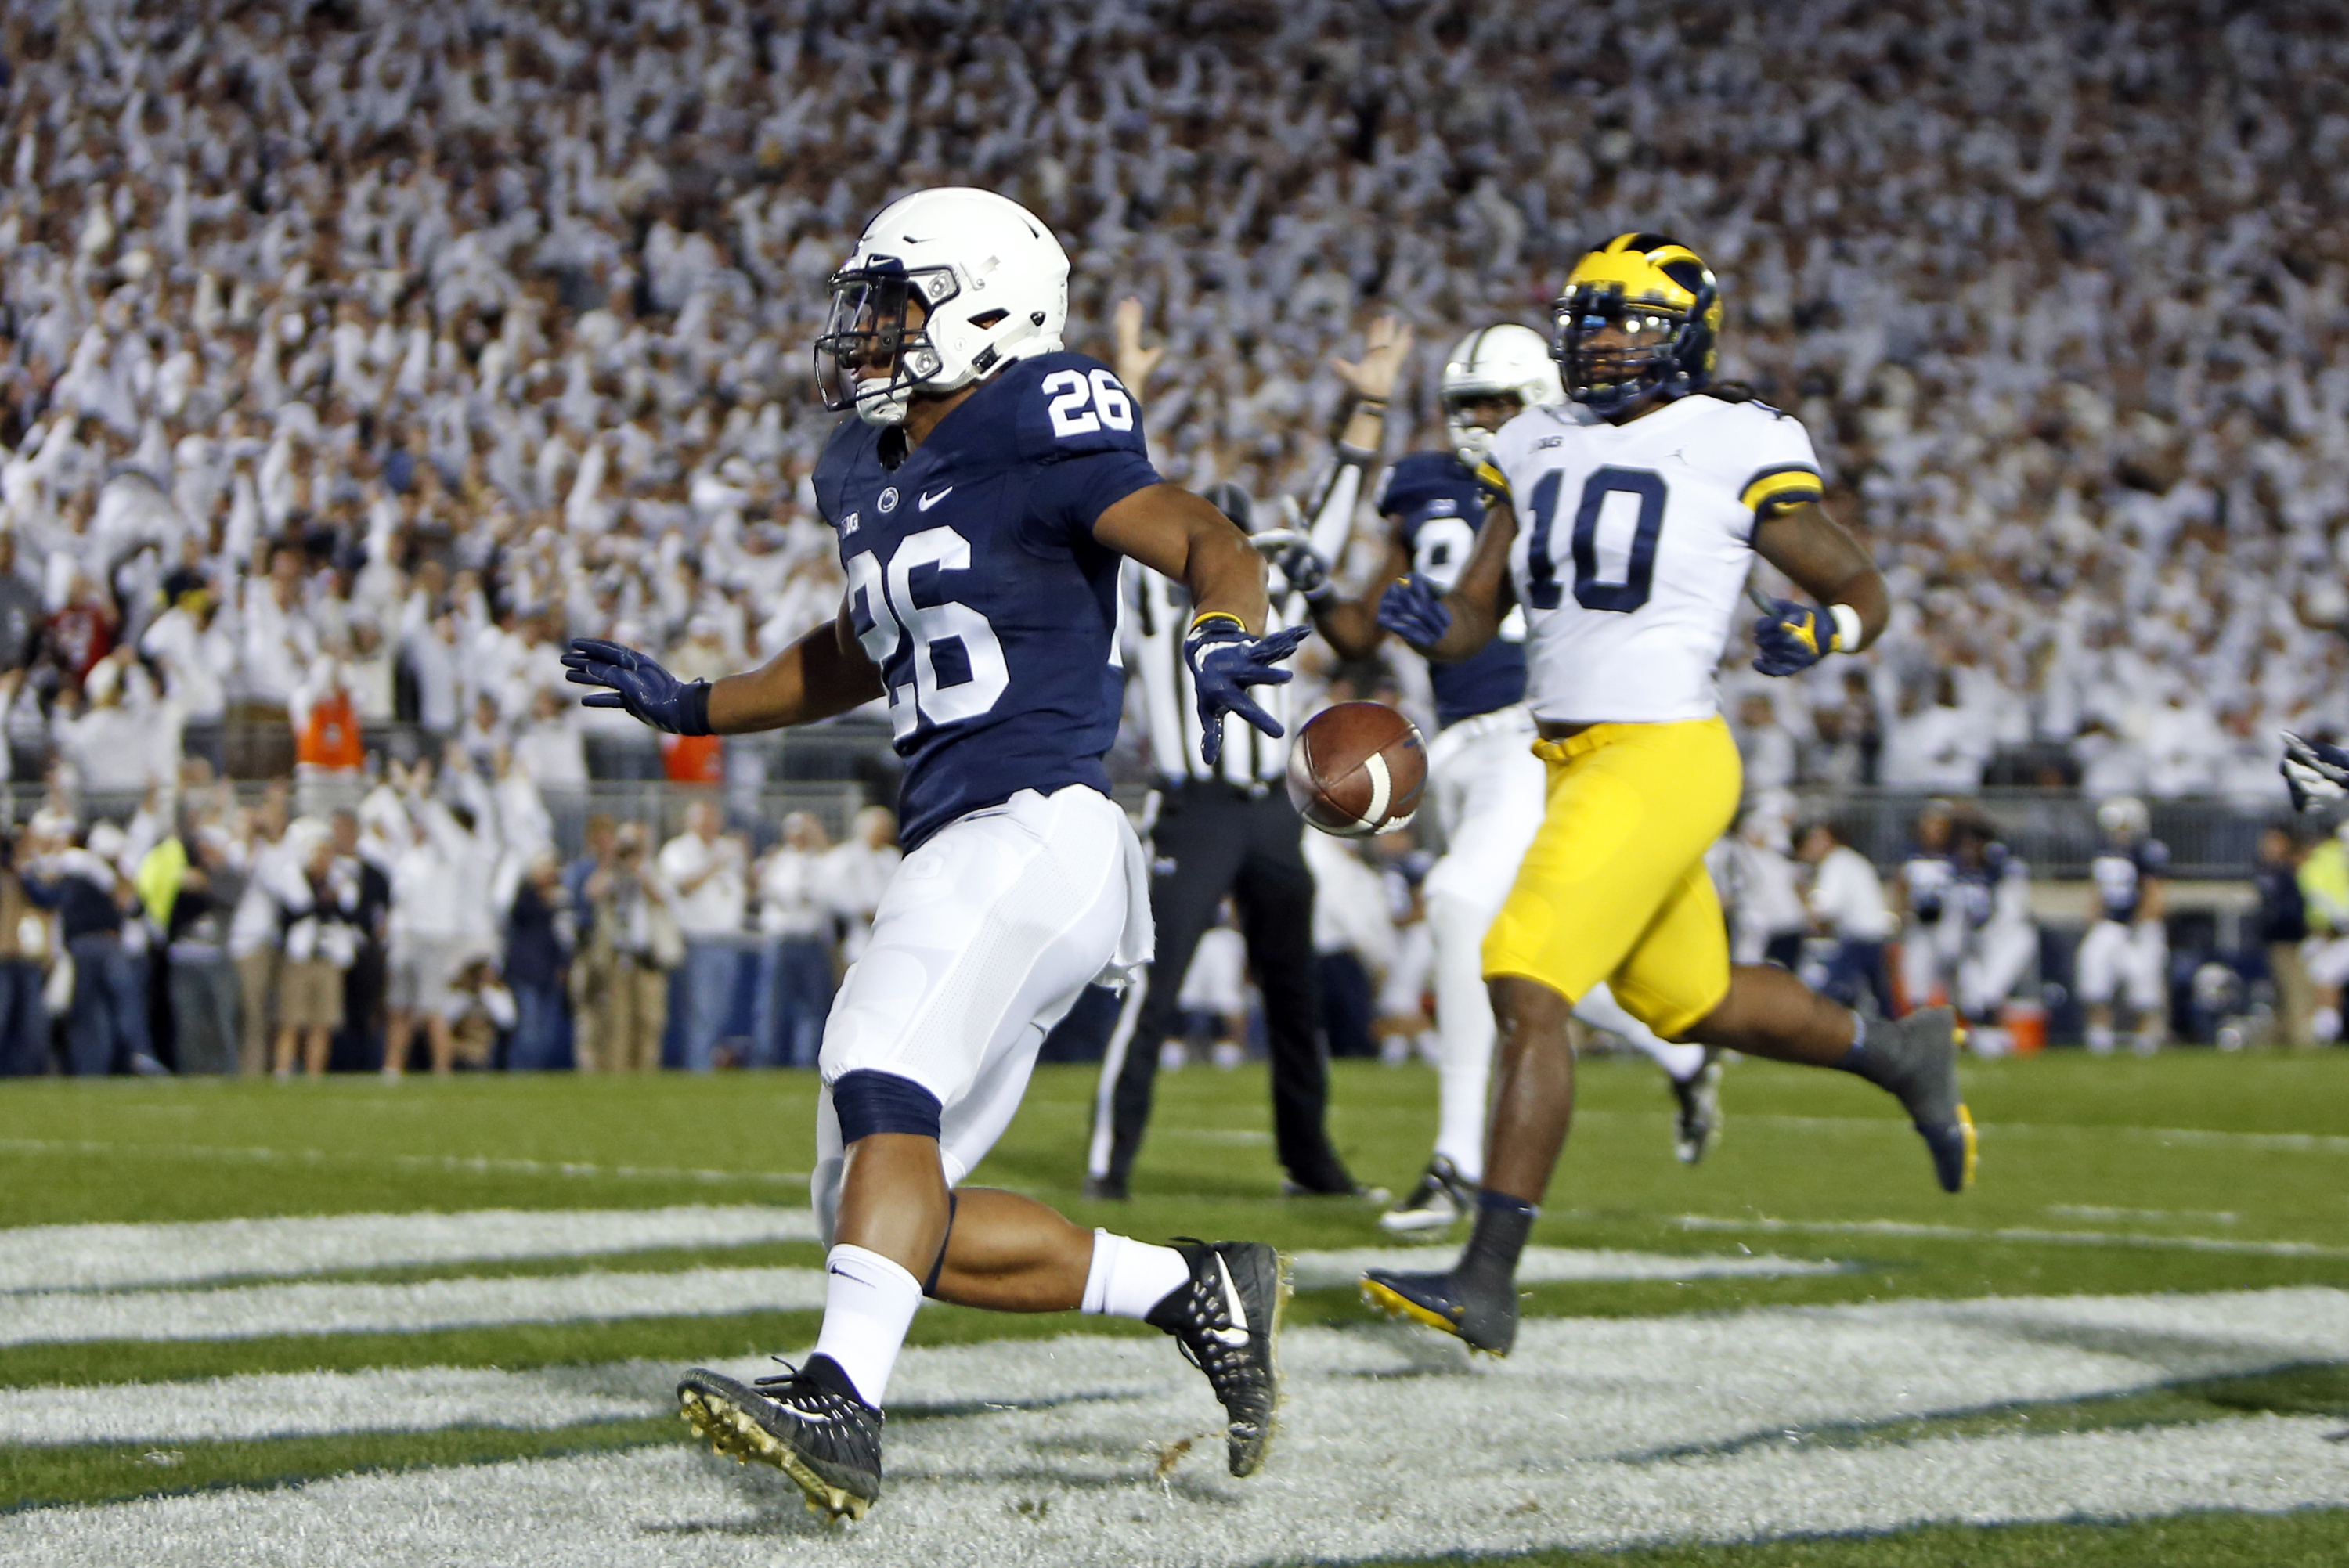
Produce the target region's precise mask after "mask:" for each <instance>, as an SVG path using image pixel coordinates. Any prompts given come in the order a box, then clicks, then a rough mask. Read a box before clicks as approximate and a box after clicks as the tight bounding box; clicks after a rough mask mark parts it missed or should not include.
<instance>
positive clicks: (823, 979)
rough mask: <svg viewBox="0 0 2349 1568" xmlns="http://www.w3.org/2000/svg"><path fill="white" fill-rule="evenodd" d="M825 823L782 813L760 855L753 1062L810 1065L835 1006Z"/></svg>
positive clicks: (801, 813)
mask: <svg viewBox="0 0 2349 1568" xmlns="http://www.w3.org/2000/svg"><path fill="white" fill-rule="evenodd" d="M831 847H832V846H831V841H829V840H827V839H826V838H825V837H824V832H823V824H822V823H820V822H818V821H817V820H815V818H813V817H812V816H811V815H809V814H808V813H807V812H805V811H793V812H792V814H791V815H790V816H788V817H785V818H784V819H783V836H782V841H781V842H780V843H778V844H776V846H775V847H774V848H773V849H772V850H771V851H768V854H767V858H766V859H765V860H763V861H760V862H759V934H760V935H761V938H762V939H763V944H762V950H761V954H760V973H759V995H758V1006H757V1011H756V1015H755V1017H754V1020H753V1022H752V1024H751V1028H750V1066H752V1067H790V1068H812V1067H813V1066H815V1059H816V1053H817V1052H818V1050H819V1049H820V1048H821V1047H823V1021H824V1018H825V1016H826V1015H828V1014H829V1013H830V1012H831V1011H832V989H833V981H832V940H831V939H832V927H833V912H832V906H831V905H830V903H828V902H827V901H826V900H825V898H824V878H823V858H824V855H825V853H826V852H827V851H829V850H830V849H831Z"/></svg>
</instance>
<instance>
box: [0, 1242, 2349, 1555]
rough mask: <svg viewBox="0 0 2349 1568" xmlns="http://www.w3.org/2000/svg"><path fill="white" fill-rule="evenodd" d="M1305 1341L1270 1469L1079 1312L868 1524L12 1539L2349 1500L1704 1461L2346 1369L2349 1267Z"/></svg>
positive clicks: (1360, 1550)
mask: <svg viewBox="0 0 2349 1568" xmlns="http://www.w3.org/2000/svg"><path fill="white" fill-rule="evenodd" d="M1284 1354H1285V1359H1286V1365H1287V1367H1288V1376H1289V1398H1288V1403H1287V1405H1286V1406H1285V1408H1284V1410H1283V1413H1282V1431H1281V1436H1280V1439H1279V1442H1278V1445H1277V1447H1276V1449H1275V1453H1274V1458H1273V1462H1272V1465H1271V1467H1270V1468H1269V1469H1268V1471H1267V1473H1266V1474H1265V1475H1264V1476H1263V1477H1261V1478H1259V1479H1257V1480H1253V1481H1248V1482H1235V1481H1232V1480H1228V1479H1227V1478H1226V1477H1224V1476H1223V1475H1222V1473H1221V1466H1220V1464H1219V1463H1218V1462H1217V1461H1218V1459H1219V1457H1220V1456H1219V1455H1218V1454H1217V1453H1216V1451H1215V1449H1216V1448H1217V1447H1218V1446H1219V1445H1216V1444H1214V1443H1212V1442H1208V1441H1202V1442H1200V1443H1198V1444H1197V1445H1196V1446H1195V1448H1194V1449H1192V1450H1191V1451H1190V1452H1188V1454H1187V1455H1185V1457H1182V1458H1181V1459H1180V1460H1178V1461H1177V1462H1175V1463H1174V1465H1173V1466H1172V1468H1171V1470H1169V1472H1168V1473H1167V1474H1166V1476H1165V1477H1164V1479H1163V1480H1162V1479H1161V1478H1160V1477H1159V1476H1158V1474H1157V1472H1156V1465H1155V1463H1154V1448H1153V1445H1155V1444H1162V1443H1166V1442H1169V1441H1171V1440H1173V1439H1180V1438H1184V1437H1191V1436H1195V1435H1198V1434H1202V1433H1205V1432H1206V1431H1207V1430H1208V1429H1210V1428H1211V1426H1212V1424H1213V1420H1214V1408H1213V1406H1212V1404H1211V1403H1210V1401H1209V1400H1208V1398H1207V1395H1206V1387H1205V1385H1204V1383H1202V1381H1201V1380H1200V1379H1199V1378H1198V1377H1197V1376H1196V1375H1195V1373H1192V1372H1191V1371H1190V1370H1189V1369H1188V1368H1186V1367H1183V1366H1182V1365H1181V1363H1180V1362H1179V1361H1177V1360H1176V1359H1175V1358H1174V1356H1173V1355H1172V1354H1171V1352H1170V1351H1169V1350H1168V1349H1167V1347H1166V1346H1164V1345H1163V1344H1160V1343H1158V1342H1157V1341H1155V1340H1142V1339H1105V1338H1099V1337H1092V1338H1085V1337H1071V1338H1066V1339H1061V1340H1057V1341H1050V1342H1045V1343H1041V1344H1034V1343H1030V1344H1009V1343H1006V1344H996V1345H987V1346H959V1347H952V1348H943V1349H936V1350H915V1351H909V1352H908V1353H907V1354H906V1356H905V1359H904V1361H902V1362H901V1363H900V1367H901V1375H900V1379H899V1383H898V1385H897V1387H896V1388H895V1389H894V1390H893V1398H892V1404H893V1407H894V1408H896V1409H897V1410H898V1411H900V1412H901V1413H903V1414H905V1415H908V1416H910V1415H912V1414H913V1413H914V1412H915V1410H916V1408H918V1406H919V1405H921V1404H922V1403H924V1402H925V1401H935V1400H937V1399H940V1398H958V1399H960V1400H962V1401H964V1402H965V1403H964V1405H963V1407H962V1408H964V1409H967V1410H970V1412H971V1413H968V1414H953V1415H947V1414H934V1415H933V1417H932V1418H929V1419H905V1420H901V1421H898V1422H894V1423H892V1425H891V1426H890V1428H889V1429H888V1439H887V1440H888V1466H889V1476H890V1480H889V1482H888V1490H887V1492H886V1495H885V1497H884V1500H883V1502H882V1505H881V1507H880V1508H879V1509H878V1510H876V1511H875V1512H874V1516H873V1517H872V1519H871V1520H870V1521H868V1522H866V1523H865V1524H864V1525H862V1526H859V1527H856V1528H854V1529H853V1530H849V1531H845V1532H827V1531H823V1530H821V1529H819V1528H817V1527H816V1526H814V1525H813V1524H812V1523H811V1522H808V1520H807V1519H806V1516H805V1515H804V1514H803V1513H802V1511H801V1510H800V1508H799V1506H798V1503H797V1501H796V1497H795V1495H794V1494H791V1493H790V1492H789V1491H788V1489H787V1487H786V1486H785V1484H784V1483H782V1482H781V1478H779V1477H776V1476H773V1475H772V1474H771V1473H768V1472H763V1471H757V1470H751V1471H744V1470H738V1469H737V1468H736V1467H734V1466H733V1465H731V1464H726V1463H722V1462H719V1461H716V1460H710V1459H709V1457H708V1456H706V1455H699V1454H694V1453H691V1452H688V1451H684V1450H680V1449H650V1450H645V1451H640V1452H636V1453H631V1454H624V1455H606V1456H595V1457H583V1458H577V1459H569V1460H548V1461H537V1462H531V1463H523V1464H512V1465H501V1466H493V1467H485V1468H481V1469H463V1470H431V1471H422V1472H409V1473H405V1474H392V1475H379V1476H355V1477H347V1478H341V1479H337V1480H329V1481H323V1482H318V1483H315V1484H312V1485H309V1486H305V1487H300V1488H291V1489H284V1490H278V1491H247V1492H218V1493H206V1494H201V1495H196V1496H190V1497H181V1498H168V1499H158V1500H152V1501H141V1502H135V1503H124V1504H116V1505H109V1506H104V1507H89V1508H73V1509H59V1510H53V1511H41V1512H36V1513H31V1514H24V1515H18V1516H16V1517H15V1518H13V1519H11V1520H9V1521H7V1522H6V1523H5V1526H0V1562H6V1563H42V1564H45V1565H54V1568H79V1565H81V1564H91V1565H96V1564H101V1563H102V1564H107V1565H109V1568H111V1565H112V1564H116V1563H125V1562H137V1563H142V1564H161V1565H171V1564H182V1563H184V1564H189V1565H191V1568H192V1565H196V1564H205V1565H210V1564H216V1563H270V1564H273V1565H288V1568H292V1565H302V1568H307V1565H312V1564H316V1565H318V1568H340V1565H342V1564H353V1565H355V1568H357V1565H359V1564H364V1565H366V1568H404V1565H406V1564H411V1563H412V1564H419V1565H424V1564H431V1565H434V1568H438V1565H440V1564H482V1565H485V1568H486V1565H488V1564H505V1563H517V1562H529V1563H533V1564H538V1565H543V1568H569V1565H571V1564H580V1565H582V1568H585V1565H586V1564H595V1565H597V1568H607V1565H632V1564H647V1565H650V1564H662V1565H666V1564H670V1563H678V1564H683V1563H693V1564H709V1565H730V1564H734V1563H743V1564H750V1563H758V1564H761V1565H764V1564H769V1563H774V1562H776V1561H778V1560H780V1558H781V1557H788V1558H789V1560H790V1561H792V1562H793V1563H811V1564H828V1563H858V1564H863V1565H868V1568H869V1565H873V1564H895V1563H908V1564H918V1565H920V1568H954V1565H957V1564H963V1563H970V1564H980V1563H988V1564H991V1563H1004V1562H1010V1561H1019V1562H1022V1563H1103V1562H1115V1563H1137V1564H1144V1563H1146V1564H1162V1563H1163V1564H1176V1563H1182V1564H1194V1563H1195V1564H1203V1565H1204V1564H1232V1565H1239V1564H1247V1563H1262V1562H1268V1561H1284V1560H1293V1559H1297V1558H1310V1559H1312V1560H1316V1561H1330V1560H1341V1561H1342V1560H1345V1559H1349V1558H1361V1557H1371V1556H1380V1555H1412V1556H1425V1555H1431V1554H1442V1553H1455V1552H1506V1551H1523V1550H1528V1549H1532V1548H1537V1547H1541V1546H1546V1545H1576V1546H1613V1545H1624V1544H1629V1543H1632V1542H1640V1541H1655V1540H1685V1539H1718V1540H1729V1539H1738V1538H1744V1537H1751V1536H1755V1535H1768V1534H1779V1533H1792V1532H1830V1531H1860V1530H1882V1529H1891V1528H1897V1527H1899V1526H1901V1525H1904V1524H1909V1523H1915V1522H1923V1521H1929V1520H1959V1521H1972V1522H1993V1521H2012V1520H2026V1519H2062V1518H2069V1517H2074V1516H2090V1517H2115V1518H2117V1517H2129V1516H2144V1515H2155V1514H2162V1513H2169V1512H2177V1511H2185V1510H2189V1509H2211V1508H2218V1509H2267V1510H2272V1509H2284V1508H2293V1507H2302V1506H2311V1505H2332V1506H2344V1505H2349V1459H2344V1454H2343V1452H2342V1449H2341V1448H2340V1447H2339V1445H2337V1444H2334V1443H2331V1442H2328V1441H2326V1440H2325V1439H2326V1438H2327V1437H2328V1436H2329V1435H2331V1434H2332V1433H2333V1431H2335V1430H2336V1429H2338V1428H2339V1427H2340V1425H2341V1423H2340V1422H2339V1421H2337V1420H2330V1419H2319V1418H2291V1419H2285V1418H2272V1417H2261V1418H2247V1419H2242V1420H2230V1421H2220V1422H2213V1423H2209V1424H2208V1425H2204V1426H2198V1427H2188V1428H2173V1429H2155V1430H2146V1431H2113V1432H2097V1433H2085V1434H2076V1435H2072V1436H2059V1437H2048V1438H2029V1437H2019V1436H2013V1435H2000V1436H1993V1437H1983V1438H1971V1439H1956V1438H1951V1439H1931V1440H1928V1441H1923V1442H1917V1443H1911V1444H1906V1445H1888V1446H1881V1447H1868V1448H1857V1449H1830V1448H1824V1447H1822V1446H1819V1445H1816V1444H1808V1443H1800V1442H1793V1441H1774V1442H1765V1443H1758V1444H1757V1443H1747V1444H1744V1445H1743V1446H1739V1447H1735V1448H1731V1449H1721V1450H1719V1451H1710V1452H1708V1451H1702V1450H1704V1449H1707V1448H1708V1447H1709V1446H1717V1445H1722V1444H1725V1443H1732V1442H1735V1441H1736V1440H1738V1439H1752V1438H1754V1437H1757V1436H1769V1435H1775V1434H1777V1433H1780V1432H1784V1431H1786V1430H1789V1429H1800V1428H1804V1427H1808V1426H1816V1425H1821V1424H1829V1423H1848V1422H1868V1421H1875V1420H1882V1419H1888V1418H1898V1417H1901V1416H1909V1415H1918V1414H1922V1413H1928V1412H1932V1411H1940V1410H1952V1409H1964V1408H1976V1407H1979V1406H1982V1405H1984V1404H1993V1403H2000V1402H2008V1401H2023V1400H2034V1399H2054V1398H2079V1397H2083V1396H2088V1395H2094V1394H2098V1393H2108V1392H2115V1391H2120V1390H2125V1389H2128V1388H2134V1387H2144V1386H2146V1385H2147V1384H2149V1383H2158V1382H2161V1381H2165V1380H2168V1379H2173V1378H2177V1377H2189V1376H2200V1375H2208V1374H2210V1373H2215V1372H2220V1371H2228V1370H2249V1369H2253V1368H2257V1367H2266V1366H2271V1365H2275V1364H2278V1363H2281V1362H2286V1361H2293V1360H2311V1359H2340V1358H2343V1357H2349V1293H2344V1292H2339V1291H2332V1290H2324V1289H2302V1290H2279V1291H2264V1292H2242V1293H2226V1294H2220V1295H2204V1296H2189V1297H2142V1298H2131V1297H2111V1298H2041V1299H2018V1300H1991V1301H1974V1302H1912V1303H1898V1304H1888V1305H1868V1306H1848V1307H1832V1308H1815V1309H1770V1310H1765V1311H1755V1312H1750V1313H1744V1314H1735V1315H1722V1316H1710V1315H1708V1316H1682V1317H1671V1318H1651V1319H1617V1320H1586V1321H1568V1320H1556V1319H1553V1320H1544V1321H1537V1322H1533V1323H1529V1324H1527V1325H1526V1333H1525V1336H1524V1337H1523V1339H1522V1341H1521V1343H1520V1346H1519V1348H1518V1353H1517V1354H1516V1356H1513V1357H1511V1358H1510V1359H1509V1360H1507V1361H1506V1362H1502V1363H1498V1364H1494V1363H1480V1364H1478V1365H1476V1366H1475V1367H1471V1366H1469V1365H1468V1363H1467V1361H1466V1358H1465V1357H1462V1356H1460V1355H1458V1354H1456V1353H1455V1352H1454V1348H1453V1347H1450V1346H1444V1344H1442V1343H1441V1342H1439V1341H1436V1340H1434V1339H1433V1338H1432V1337H1429V1336H1423V1335H1415V1334H1404V1333H1402V1332H1400V1331H1397V1332H1393V1333H1387V1332H1367V1333H1363V1332H1356V1333H1345V1332H1340V1331H1337V1330H1333V1329H1328V1328H1319V1329H1305V1330H1300V1331H1299V1332H1297V1333H1296V1334H1293V1335H1291V1336H1289V1337H1288V1341H1287V1344H1286V1346H1285V1351H1284ZM746 1369H747V1368H746ZM1015 1402H1024V1403H1025V1405H1026V1407H1027V1408H987V1407H988V1406H990V1405H993V1404H998V1403H999V1404H1000V1405H1006V1406H1008V1405H1012V1404H1014V1403H1015ZM974 1406H976V1407H978V1408H975V1409H973V1408H972V1407H974ZM1691 1449H1696V1450H1700V1451H1698V1452H1695V1453H1693V1454H1692V1453H1690V1452H1689V1450H1691ZM1673 1452H1677V1453H1678V1454H1680V1456H1681V1457H1659V1456H1660V1455H1664V1454H1669V1453H1673Z"/></svg>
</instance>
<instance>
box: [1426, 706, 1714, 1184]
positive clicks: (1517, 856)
mask: <svg viewBox="0 0 2349 1568" xmlns="http://www.w3.org/2000/svg"><path fill="white" fill-rule="evenodd" d="M1534 739H1535V731H1534V721H1533V716H1532V714H1531V713H1530V712H1529V711H1528V710H1527V709H1526V708H1525V707H1506V708H1502V709H1499V710H1497V711H1495V712H1493V713H1488V714H1479V715H1478V716H1477V717H1474V718H1466V719H1463V720H1461V721H1460V722H1459V723H1457V724H1454V725H1453V726H1451V727H1449V728H1447V729H1444V730H1443V731H1442V732H1441V733H1439V734H1438V735H1437V736H1436V738H1435V743H1434V745H1433V746H1432V747H1430V748H1428V764H1427V767H1428V783H1429V786H1430V787H1431V788H1432V789H1433V791H1434V795H1435V820H1436V821H1437V823H1438V824H1439V825H1440V826H1441V827H1442V828H1443V830H1444V858H1443V859H1442V860H1440V861H1436V862H1435V866H1434V869H1433V870H1432V871H1430V872H1428V873H1427V885H1426V895H1427V928H1428V933H1429V934H1430V936H1431V937H1432V938H1433V942H1434V946H1435V1028H1436V1041H1437V1048H1438V1051H1439V1053H1440V1056H1441V1058H1442V1066H1441V1068H1440V1069H1439V1074H1438V1078H1437V1083H1438V1096H1437V1099H1438V1111H1437V1119H1436V1134H1435V1152H1436V1153H1437V1154H1438V1155H1440V1156H1442V1157H1443V1158H1444V1159H1446V1160H1449V1161H1452V1163H1453V1164H1454V1166H1455V1167H1456V1168H1457V1169H1458V1170H1459V1171H1460V1174H1461V1175H1462V1176H1464V1177H1465V1178H1467V1179H1468V1180H1469V1181H1482V1180H1483V1179H1484V1175H1485V1098H1486V1095H1487V1093H1488V1092H1489V1089H1490V1086H1491V1082H1492V1074H1493V1042H1494V1039H1495V1035H1496V1033H1497V1030H1496V1028H1495V1025H1494V1022H1493V1005H1492V999H1491V995H1490V993H1488V992H1487V991H1486V990H1485V963H1484V947H1485V932H1486V931H1487V930H1489V929H1490V928H1491V927H1492V924H1493V917H1494V916H1495V915H1496V914H1498V913H1500V910H1501V905H1502V903H1504V902H1505V901H1506V899H1507V898H1508V896H1509V889H1510V887H1511V885H1512V884H1513V883H1515V882H1516V880H1517V866H1518V864H1519V862H1521V861H1524V859H1525V858H1526V848H1527V847H1528V846H1530V845H1531V844H1532V843H1533V841H1534V835H1535V833H1537V831H1539V830H1540V829H1541V823H1542V814H1543V811H1544V810H1545V809H1546V806H1547V796H1548V779H1549V770H1548V769H1547V768H1545V767H1544V766H1543V765H1542V761H1541V758H1537V757H1536V756H1535V755H1534V754H1533V749H1532V748H1533V743H1534ZM1574 1016H1576V1017H1578V1018H1580V1019H1581V1020H1582V1021H1583V1022H1584V1023H1586V1024H1588V1025H1590V1026H1592V1027H1594V1028H1599V1029H1604V1030H1606V1031H1608V1032H1609V1034H1614V1035H1620V1036H1621V1037H1623V1038H1624V1039H1626V1040H1628V1041H1630V1043H1631V1044H1632V1045H1634V1046H1637V1047H1639V1048H1640V1049H1641V1050H1643V1051H1645V1052H1647V1053H1648V1055H1650V1056H1651V1057H1654V1058H1655V1059H1656V1063H1657V1065H1658V1066H1659V1067H1661V1068H1663V1069H1664V1070H1665V1071H1666V1072H1668V1073H1670V1074H1671V1075H1672V1076H1673V1077H1674V1078H1686V1077H1688V1076H1689V1075H1690V1074H1692V1073H1694V1072H1695V1071H1696V1070H1697V1069H1698V1068H1701V1067H1702V1066H1703V1065H1704V1047H1702V1046H1680V1045H1671V1044H1669V1043H1667V1042H1666V1041H1664V1040H1661V1039H1659V1038H1657V1037H1656V1034H1655V1032H1654V1031H1653V1030H1651V1029H1650V1028H1649V1027H1648V1026H1646V1025H1645V1024H1643V1023H1641V1022H1640V1020H1639V1019H1637V1018H1634V1017H1633V1016H1631V1015H1630V1013H1628V1012H1626V1011H1624V1010H1623V1007H1622V1006H1621V1005H1620V1004H1619V1003H1618V1002H1617V1001H1616V1000H1615V995H1614V993H1613V992H1611V991H1609V989H1608V988H1607V987H1606V986H1605V985H1594V986H1592V987H1591V988H1590V991H1589V992H1588V994H1587V995H1584V996H1583V997H1582V998H1581V999H1580V1000H1579V1001H1578V1002H1577V1003H1576V1004H1575V1006H1574Z"/></svg>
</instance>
